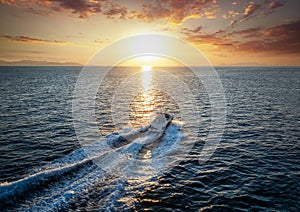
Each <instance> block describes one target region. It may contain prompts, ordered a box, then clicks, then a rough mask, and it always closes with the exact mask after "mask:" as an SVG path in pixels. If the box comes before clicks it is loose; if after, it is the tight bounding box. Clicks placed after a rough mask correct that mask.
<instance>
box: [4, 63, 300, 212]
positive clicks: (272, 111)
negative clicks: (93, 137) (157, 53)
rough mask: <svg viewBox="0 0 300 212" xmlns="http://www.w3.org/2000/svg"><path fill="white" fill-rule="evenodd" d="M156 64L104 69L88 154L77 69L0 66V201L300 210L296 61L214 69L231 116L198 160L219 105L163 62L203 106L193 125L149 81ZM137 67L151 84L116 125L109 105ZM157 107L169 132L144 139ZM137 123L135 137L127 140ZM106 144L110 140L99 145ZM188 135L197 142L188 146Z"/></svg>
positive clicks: (38, 206)
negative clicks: (79, 123) (78, 113)
mask: <svg viewBox="0 0 300 212" xmlns="http://www.w3.org/2000/svg"><path fill="white" fill-rule="evenodd" d="M95 69H97V68H95ZM153 69H154V70H153V71H152V72H151V76H149V75H147V74H149V72H145V73H144V72H139V71H140V68H134V67H131V68H129V67H117V68H114V69H113V70H112V71H110V72H109V73H108V75H107V76H106V77H105V78H104V80H103V82H102V84H101V85H100V87H99V90H98V93H97V96H96V97H95V116H96V119H97V123H96V124H97V126H98V129H99V135H101V136H102V139H101V140H99V141H96V142H94V143H93V145H92V146H91V147H90V148H91V149H92V150H93V151H92V152H93V155H92V156H91V155H89V154H88V153H87V152H86V151H85V150H86V149H83V148H82V143H81V142H80V141H79V140H78V138H77V137H76V132H75V130H74V126H73V121H74V120H73V115H72V101H73V95H74V89H75V85H76V81H77V79H78V77H79V74H80V71H81V68H80V67H0V81H1V83H0V90H1V93H0V95H1V98H0V103H1V104H0V105H1V107H0V116H1V122H0V183H1V184H0V208H1V210H4V211H5V210H8V211H10V210H11V211H53V210H54V211H55V210H61V211H72V210H74V211H81V210H82V211H84V210H99V211H104V210H106V211H119V210H120V211H124V210H128V211H137V210H152V211H157V210H164V211H197V210H200V211H211V210H212V211H231V210H233V209H235V210H237V211H245V210H254V211H261V210H262V211H264V210H267V211H268V210H271V211H272V210H275V211H276V210H279V211H299V210H300V206H299V202H300V198H299V193H300V183H299V182H300V160H299V159H300V154H299V153H300V143H299V141H300V115H299V114H300V68H299V67H218V68H216V70H217V73H218V75H219V78H220V80H221V82H222V84H223V88H224V94H225V97H226V108H225V110H226V112H227V116H226V125H225V126H224V134H223V137H222V139H221V141H220V143H219V145H218V146H217V148H216V150H215V152H214V154H213V155H212V157H211V158H210V159H209V160H208V161H206V162H205V163H203V164H199V161H198V160H199V155H200V154H201V151H202V148H203V145H204V143H205V137H206V136H207V133H208V132H209V127H210V122H211V112H212V111H211V106H210V102H209V98H208V94H207V92H206V90H205V87H204V86H203V85H202V83H201V81H199V79H198V78H197V77H195V76H194V75H193V73H192V72H191V71H190V70H188V69H187V68H183V67H171V68H170V67H169V68H157V69H158V70H164V71H165V72H168V73H171V74H173V75H174V76H177V77H179V78H180V79H181V80H182V81H183V82H184V83H186V85H187V86H188V88H189V90H190V92H191V93H192V94H193V95H194V96H196V108H189V105H187V107H188V110H192V109H195V110H196V112H197V113H198V114H199V117H198V118H199V120H200V124H199V125H195V123H196V121H195V120H193V119H192V118H191V119H189V120H184V117H182V114H181V111H180V107H179V105H178V104H177V103H176V101H175V100H174V98H172V96H170V95H168V94H167V93H165V92H161V91H160V90H159V89H156V88H155V86H153V84H155V81H157V80H158V78H159V77H160V76H159V77H157V76H156V75H157V74H158V73H159V72H155V71H156V70H155V68H153ZM130 76H135V77H137V79H139V78H140V79H141V81H140V82H141V84H142V85H143V86H144V90H145V92H143V93H137V95H136V96H135V97H134V98H133V100H132V101H131V103H130V107H129V109H128V110H129V118H130V124H131V126H129V127H128V126H127V128H126V129H125V127H124V126H125V125H126V124H128V123H120V124H121V125H120V126H116V125H115V123H114V119H113V115H112V109H111V108H112V98H113V95H114V93H116V91H118V88H120V87H121V86H122V82H123V81H124V80H126V79H128V77H130ZM90 79H91V82H92V80H94V79H95V78H94V77H93V76H91V78H90ZM149 79H151V80H149ZM133 80H136V79H135V78H134V79H133ZM171 81H172V80H170V82H169V81H166V82H165V84H166V85H167V86H168V85H169V84H170V85H169V87H170V86H172V82H171ZM130 89H135V88H134V87H130V86H127V87H125V90H127V91H128V92H134V91H133V90H130ZM120 90H124V89H123V88H122V89H120ZM82 107H83V108H88V107H89V105H87V104H84V102H83V103H82ZM157 110H160V111H167V112H169V113H172V114H174V120H173V121H172V123H171V124H170V125H169V126H168V128H167V129H166V131H165V132H164V134H163V136H162V138H160V139H159V140H158V141H155V142H153V143H147V142H146V141H147V140H149V139H150V140H151V136H149V135H146V136H144V137H143V135H144V134H143V127H142V126H146V125H147V124H149V122H150V121H151V119H152V118H153V117H152V116H153V115H152V114H153V112H155V111H157ZM120 119H121V117H120ZM192 131H193V132H196V134H192V133H191V132H192ZM140 132H142V133H141V136H140V138H138V139H135V140H133V141H132V142H130V140H129V141H128V140H124V139H123V137H124V136H128V135H135V134H136V133H140ZM139 135H140V134H139ZM193 136H194V137H193ZM86 137H87V138H89V135H86ZM103 142H105V143H108V144H114V145H112V148H111V149H109V150H103V149H101V148H102V143H103ZM183 145H190V151H189V152H183V151H182V149H183V148H182V147H183ZM86 148H87V149H88V148H89V146H87V147H86ZM120 152H121V153H122V154H121V156H124V155H125V156H126V157H121V156H120V154H119V153H120ZM88 156H90V157H88ZM166 158H167V159H169V160H167V159H166ZM170 158H171V160H170ZM170 164H171V165H170ZM124 167H125V168H124ZM166 167H167V168H166ZM158 169H159V171H158ZM124 170H125V171H126V172H124Z"/></svg>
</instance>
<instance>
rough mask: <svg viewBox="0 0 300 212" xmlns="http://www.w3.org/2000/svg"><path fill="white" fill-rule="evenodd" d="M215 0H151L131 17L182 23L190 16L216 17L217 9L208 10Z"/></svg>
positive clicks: (141, 19)
mask: <svg viewBox="0 0 300 212" xmlns="http://www.w3.org/2000/svg"><path fill="white" fill-rule="evenodd" d="M214 3H215V0H186V1H182V0H150V1H148V3H144V4H142V6H141V9H136V10H134V11H131V12H130V18H132V19H137V20H140V21H144V22H152V21H155V20H162V19H164V20H167V21H168V22H169V23H170V24H181V23H182V22H184V21H185V20H187V19H190V18H199V17H202V16H206V17H207V18H215V14H216V12H217V9H215V8H213V9H212V10H210V11H208V10H206V11H205V9H208V8H209V7H210V6H212V5H214Z"/></svg>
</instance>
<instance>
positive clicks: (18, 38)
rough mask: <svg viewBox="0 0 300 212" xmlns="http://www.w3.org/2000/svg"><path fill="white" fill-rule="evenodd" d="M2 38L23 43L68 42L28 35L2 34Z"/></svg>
mask: <svg viewBox="0 0 300 212" xmlns="http://www.w3.org/2000/svg"><path fill="white" fill-rule="evenodd" d="M0 37H1V38H2V39H7V40H10V41H15V42H23V43H50V44H66V42H64V41H58V40H45V39H39V38H32V37H27V36H10V35H1V36H0Z"/></svg>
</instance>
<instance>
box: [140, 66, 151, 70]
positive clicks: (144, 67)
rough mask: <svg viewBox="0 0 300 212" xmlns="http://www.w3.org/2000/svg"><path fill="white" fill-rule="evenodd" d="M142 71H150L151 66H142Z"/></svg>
mask: <svg viewBox="0 0 300 212" xmlns="http://www.w3.org/2000/svg"><path fill="white" fill-rule="evenodd" d="M142 71H152V66H142Z"/></svg>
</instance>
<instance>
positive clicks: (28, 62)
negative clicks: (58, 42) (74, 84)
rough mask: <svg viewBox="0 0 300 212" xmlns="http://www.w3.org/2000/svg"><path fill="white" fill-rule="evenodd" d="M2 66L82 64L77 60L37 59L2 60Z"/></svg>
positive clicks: (0, 61) (0, 64)
mask: <svg viewBox="0 0 300 212" xmlns="http://www.w3.org/2000/svg"><path fill="white" fill-rule="evenodd" d="M0 66H82V64H80V63H75V62H49V61H36V60H18V61H5V60H0Z"/></svg>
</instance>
